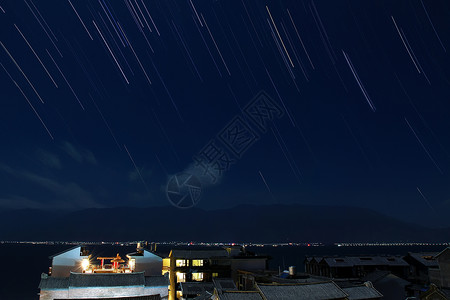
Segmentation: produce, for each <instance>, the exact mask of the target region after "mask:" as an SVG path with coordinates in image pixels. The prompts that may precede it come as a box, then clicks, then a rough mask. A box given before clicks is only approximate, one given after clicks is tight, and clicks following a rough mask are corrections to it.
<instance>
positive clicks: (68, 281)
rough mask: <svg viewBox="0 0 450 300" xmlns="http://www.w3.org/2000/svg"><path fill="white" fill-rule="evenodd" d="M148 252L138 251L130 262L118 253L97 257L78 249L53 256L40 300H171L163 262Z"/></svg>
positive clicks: (83, 248)
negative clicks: (163, 271)
mask: <svg viewBox="0 0 450 300" xmlns="http://www.w3.org/2000/svg"><path fill="white" fill-rule="evenodd" d="M146 252H148V251H145V250H143V249H140V247H138V251H137V252H136V253H130V254H128V255H127V259H122V257H121V256H120V255H119V254H118V253H117V254H116V255H115V256H112V255H111V256H101V257H93V256H92V255H90V254H89V252H88V250H87V248H86V247H84V246H76V247H73V248H71V249H68V250H66V251H63V252H61V253H58V254H56V255H53V256H51V257H50V258H51V259H52V266H51V267H50V268H49V273H48V274H45V273H43V274H42V276H41V282H40V284H39V289H40V294H39V295H40V300H53V299H55V300H56V299H57V300H65V299H130V300H131V299H136V300H141V299H142V300H144V299H161V298H164V297H168V294H169V289H168V287H169V278H168V276H162V275H161V268H162V258H160V257H158V256H156V255H154V254H153V253H150V252H148V253H146ZM158 268H159V271H158V272H157V270H158ZM155 274H157V275H155Z"/></svg>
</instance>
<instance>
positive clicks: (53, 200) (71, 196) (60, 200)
mask: <svg viewBox="0 0 450 300" xmlns="http://www.w3.org/2000/svg"><path fill="white" fill-rule="evenodd" d="M0 171H3V172H5V173H8V174H10V175H12V176H15V177H17V178H20V179H23V180H26V181H29V182H31V183H33V184H35V185H38V186H39V187H41V188H43V189H45V190H47V191H48V192H49V195H46V199H45V201H40V202H37V201H35V200H28V202H27V201H26V200H27V199H25V198H23V197H20V196H13V197H12V198H15V199H20V201H19V203H18V204H29V205H30V206H29V207H36V208H43V207H46V206H49V205H51V207H52V208H64V209H80V208H88V207H103V205H101V204H99V203H97V202H96V201H95V200H94V197H93V196H92V194H91V193H90V192H88V191H86V190H84V189H83V188H82V187H81V186H80V185H78V184H77V183H75V182H58V181H57V180H54V179H51V178H48V177H44V176H41V175H38V174H35V173H32V172H29V171H24V170H16V169H13V168H11V167H9V166H7V165H4V164H0ZM10 198H11V197H8V199H3V204H7V203H10V204H13V202H12V200H11V199H10ZM29 201H31V202H29ZM37 203H39V205H37ZM18 204H16V205H18Z"/></svg>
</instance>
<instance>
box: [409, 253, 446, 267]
mask: <svg viewBox="0 0 450 300" xmlns="http://www.w3.org/2000/svg"><path fill="white" fill-rule="evenodd" d="M438 254H439V253H437V252H420V253H413V252H409V253H408V255H409V256H411V257H412V258H413V259H415V260H416V261H418V262H419V263H421V264H422V265H424V266H426V267H437V266H438V262H437V261H436V259H434V257H435V256H436V255H438ZM428 257H432V259H427V258H428Z"/></svg>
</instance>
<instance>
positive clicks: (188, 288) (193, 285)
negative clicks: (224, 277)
mask: <svg viewBox="0 0 450 300" xmlns="http://www.w3.org/2000/svg"><path fill="white" fill-rule="evenodd" d="M180 286H181V291H182V292H183V295H201V294H202V293H204V292H205V291H208V292H211V293H212V291H213V290H214V284H213V283H212V282H182V283H180Z"/></svg>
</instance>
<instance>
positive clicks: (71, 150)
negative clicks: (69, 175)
mask: <svg viewBox="0 0 450 300" xmlns="http://www.w3.org/2000/svg"><path fill="white" fill-rule="evenodd" d="M62 149H63V150H64V152H66V154H67V155H69V156H70V157H71V158H72V159H74V160H75V161H77V162H79V163H82V162H88V163H91V164H93V165H97V159H96V158H95V156H94V154H93V153H92V152H91V151H89V150H87V149H84V148H81V147H78V148H77V147H75V146H74V145H72V144H71V143H69V142H67V141H65V142H64V143H63V145H62Z"/></svg>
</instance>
